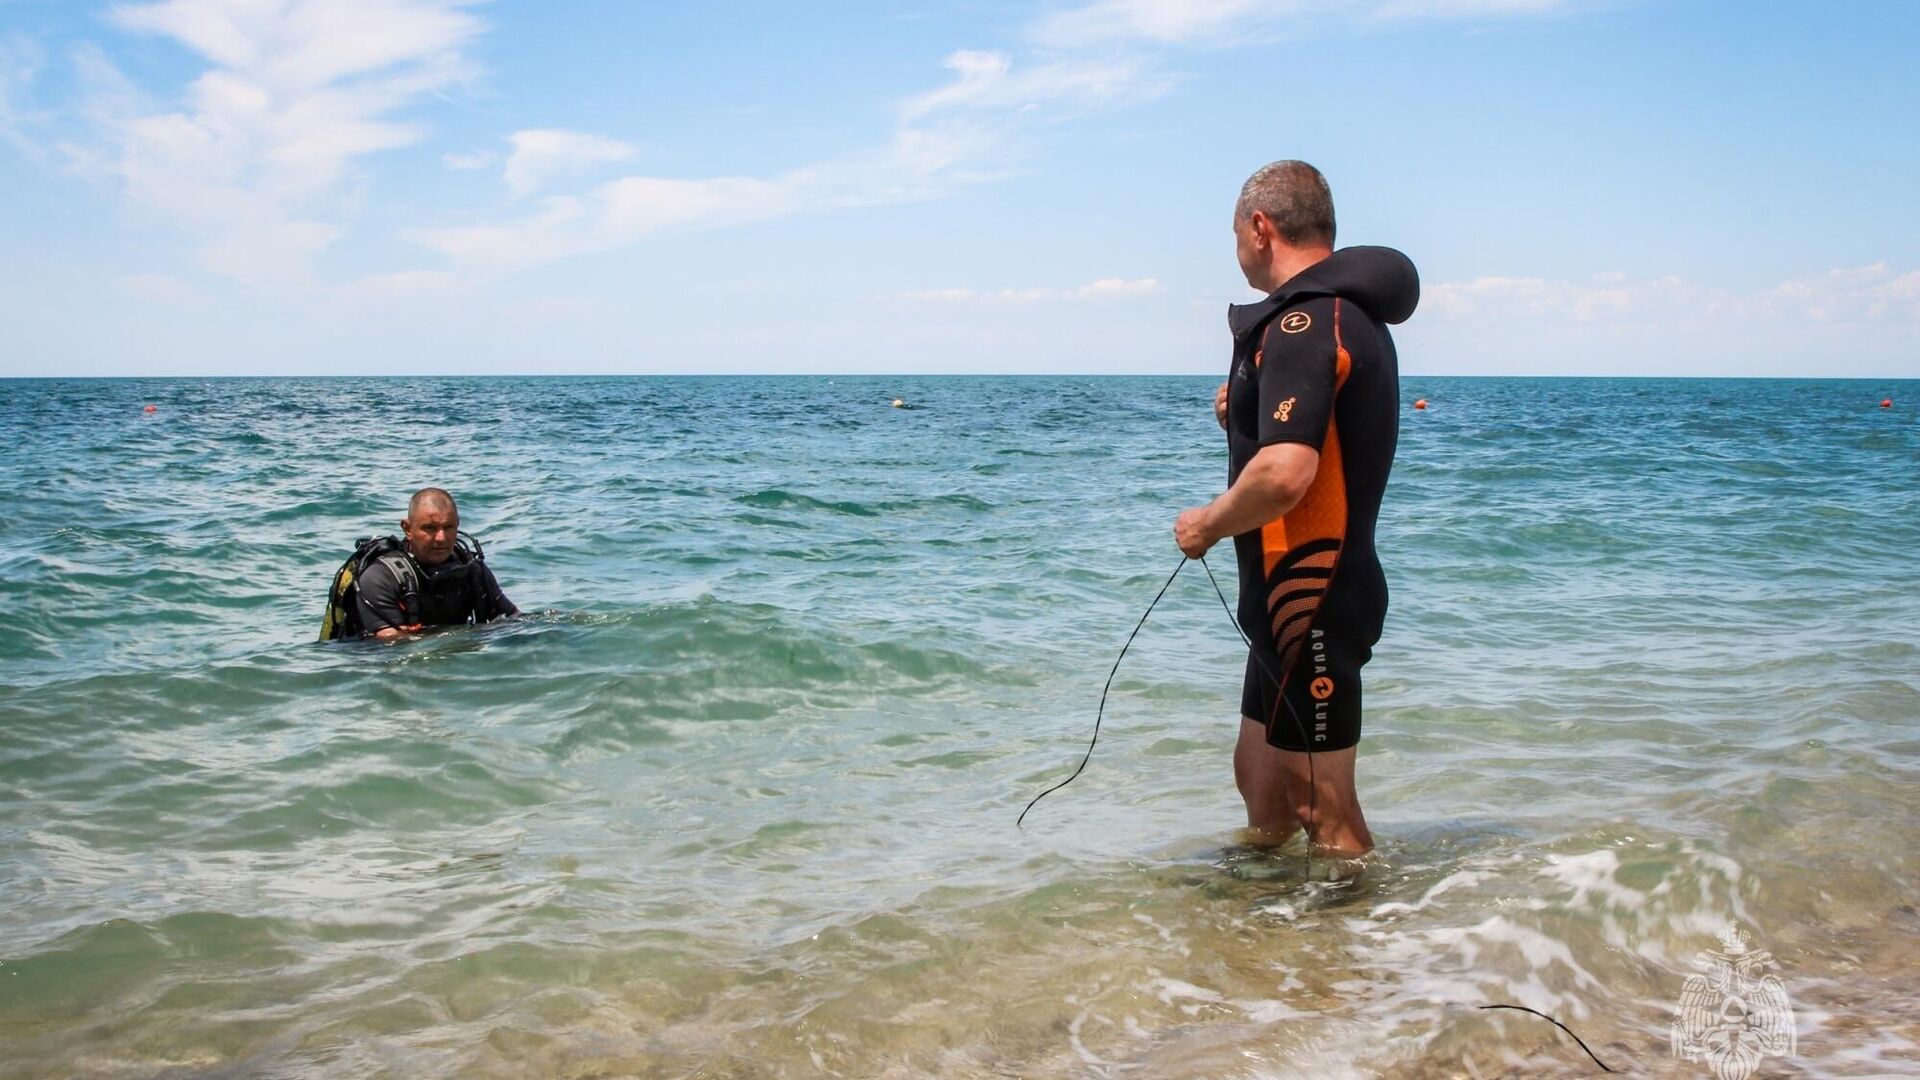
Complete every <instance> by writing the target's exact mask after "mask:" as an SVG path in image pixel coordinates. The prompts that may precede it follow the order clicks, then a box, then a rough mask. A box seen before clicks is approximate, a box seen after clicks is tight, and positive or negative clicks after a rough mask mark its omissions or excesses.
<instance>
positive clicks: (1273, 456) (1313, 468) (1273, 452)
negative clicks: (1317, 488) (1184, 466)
mask: <svg viewBox="0 0 1920 1080" xmlns="http://www.w3.org/2000/svg"><path fill="white" fill-rule="evenodd" d="M1319 471H1320V451H1318V450H1316V449H1314V448H1313V447H1311V446H1308V445H1307V444H1305V443H1296V442H1283V443H1274V444H1273V445H1272V446H1265V447H1262V448H1261V449H1260V452H1259V453H1257V454H1255V455H1254V456H1253V460H1252V461H1250V462H1248V463H1247V467H1246V468H1245V469H1242V470H1240V477H1239V479H1237V480H1235V481H1234V482H1233V486H1232V487H1230V488H1228V489H1227V490H1226V492H1225V493H1223V494H1222V495H1221V496H1220V497H1219V498H1217V499H1215V500H1213V501H1212V502H1210V503H1208V504H1207V505H1205V506H1201V507H1196V508H1194V509H1192V510H1188V511H1186V512H1185V513H1183V514H1181V515H1180V516H1179V518H1177V519H1176V520H1175V521H1174V523H1173V535H1174V540H1175V542H1176V543H1178V544H1179V545H1180V550H1181V551H1183V552H1185V553H1186V554H1187V557H1188V558H1190V559H1197V558H1199V557H1200V556H1202V555H1205V554H1206V553H1207V549H1208V548H1211V547H1212V546H1213V545H1215V544H1217V543H1219V542H1220V541H1222V540H1225V539H1226V538H1227V537H1229V536H1239V535H1240V534H1241V533H1243V532H1251V531H1252V530H1254V529H1257V528H1259V527H1261V526H1262V525H1265V524H1266V523H1267V522H1269V521H1273V520H1275V519H1277V518H1281V517H1285V516H1286V513H1287V511H1289V510H1292V509H1293V508H1294V506H1296V505H1298V504H1299V502H1300V498H1301V496H1303V495H1305V494H1306V493H1307V489H1308V488H1309V487H1312V486H1313V477H1314V474H1316V473H1317V472H1319Z"/></svg>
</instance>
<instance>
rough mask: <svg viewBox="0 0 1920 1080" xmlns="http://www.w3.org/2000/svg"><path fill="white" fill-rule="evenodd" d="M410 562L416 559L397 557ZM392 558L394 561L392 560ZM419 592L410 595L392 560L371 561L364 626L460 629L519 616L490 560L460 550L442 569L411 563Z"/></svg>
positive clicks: (364, 576) (369, 629)
mask: <svg viewBox="0 0 1920 1080" xmlns="http://www.w3.org/2000/svg"><path fill="white" fill-rule="evenodd" d="M396 557H398V558H406V559H411V556H405V555H401V556H396ZM390 558H391V557H390ZM412 566H413V570H414V572H415V573H417V574H418V575H419V583H418V589H417V590H415V591H411V592H410V591H409V590H408V589H407V587H406V584H405V583H403V582H402V581H401V579H400V576H399V575H398V574H397V573H396V572H395V570H394V568H393V567H392V566H391V565H390V564H389V560H388V559H371V560H368V562H367V565H366V566H365V567H363V568H362V569H361V571H360V577H359V600H358V603H359V605H360V623H361V625H362V626H363V627H365V628H366V633H368V634H372V633H375V632H377V631H380V630H384V629H386V628H388V627H394V628H399V627H403V626H415V625H420V626H461V625H464V624H466V623H469V622H474V623H484V622H492V621H493V620H495V619H499V618H504V617H506V616H508V615H518V614H519V613H520V609H519V608H516V607H514V606H513V601H511V600H509V599H507V594H506V593H504V592H502V591H500V583H499V582H498V581H496V580H494V577H493V571H492V570H489V569H487V564H486V562H485V560H482V559H477V558H473V557H471V556H470V555H468V554H467V553H466V552H464V551H463V550H460V549H456V550H455V551H454V554H453V555H452V556H451V557H450V558H448V559H447V560H446V561H445V562H443V563H441V564H440V565H438V566H422V565H420V563H419V562H418V561H414V562H413V563H412Z"/></svg>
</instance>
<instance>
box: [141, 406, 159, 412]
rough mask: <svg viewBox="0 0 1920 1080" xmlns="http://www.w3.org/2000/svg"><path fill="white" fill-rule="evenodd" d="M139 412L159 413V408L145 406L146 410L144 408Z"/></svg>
mask: <svg viewBox="0 0 1920 1080" xmlns="http://www.w3.org/2000/svg"><path fill="white" fill-rule="evenodd" d="M140 411H141V412H159V411H160V406H158V405H149V406H147V407H146V408H144V409H141V410H140Z"/></svg>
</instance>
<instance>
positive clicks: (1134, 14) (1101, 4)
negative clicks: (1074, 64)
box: [1034, 0, 1302, 47]
mask: <svg viewBox="0 0 1920 1080" xmlns="http://www.w3.org/2000/svg"><path fill="white" fill-rule="evenodd" d="M1282 6H1284V7H1287V8H1291V9H1296V10H1297V9H1299V8H1300V7H1301V6H1302V5H1301V4H1298V3H1287V4H1283V5H1281V4H1274V3H1272V2H1271V0H1095V2H1094V3H1091V4H1087V5H1085V6H1082V7H1078V8H1070V9H1068V10H1066V11H1061V12H1057V13H1055V14H1053V15H1050V16H1048V17H1046V18H1044V19H1042V20H1040V22H1039V24H1038V25H1036V26H1035V28H1034V33H1035V35H1036V36H1037V37H1039V38H1040V40H1042V41H1044V42H1047V43H1049V44H1052V45H1056V46H1069V47H1070V46H1082V45H1093V44H1101V43H1105V42H1111V41H1132V40H1146V41H1164V42H1182V41H1191V40H1194V39H1196V38H1202V37H1210V36H1213V35H1216V34H1219V33H1221V32H1223V31H1225V30H1227V29H1228V28H1229V27H1231V26H1234V25H1236V24H1238V23H1241V22H1243V21H1245V20H1247V19H1248V18H1250V17H1252V16H1254V15H1257V14H1259V13H1261V12H1262V11H1264V10H1269V9H1272V8H1275V7H1282Z"/></svg>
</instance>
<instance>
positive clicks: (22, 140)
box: [0, 35, 45, 154]
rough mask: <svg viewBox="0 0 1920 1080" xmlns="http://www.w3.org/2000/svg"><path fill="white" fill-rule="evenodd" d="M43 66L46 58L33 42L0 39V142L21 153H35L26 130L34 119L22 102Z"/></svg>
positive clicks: (18, 37)
mask: <svg viewBox="0 0 1920 1080" xmlns="http://www.w3.org/2000/svg"><path fill="white" fill-rule="evenodd" d="M43 66H45V57H44V56H43V55H42V53H41V51H40V46H39V45H38V44H37V43H35V42H34V41H33V40H31V39H29V38H25V37H21V36H19V35H14V36H11V37H7V38H0V139H5V140H6V141H7V142H10V143H12V144H13V145H14V147H15V148H16V149H18V150H20V151H21V152H22V153H28V154H31V153H35V152H36V151H37V149H38V147H37V146H36V144H35V142H34V140H33V139H31V138H29V137H28V135H27V132H26V130H25V129H26V127H27V125H28V124H29V123H31V122H32V121H33V119H34V118H33V116H32V114H31V112H30V111H29V110H28V109H27V107H26V106H25V104H24V101H25V98H26V97H27V94H28V92H29V91H30V90H31V89H32V87H33V82H34V79H35V78H37V77H38V76H39V74H40V70H41V68H42V67H43Z"/></svg>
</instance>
